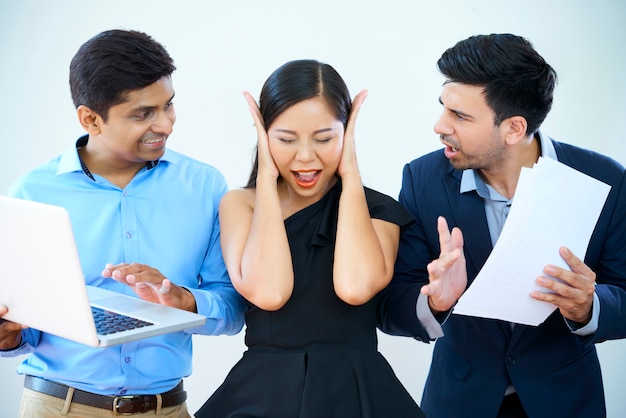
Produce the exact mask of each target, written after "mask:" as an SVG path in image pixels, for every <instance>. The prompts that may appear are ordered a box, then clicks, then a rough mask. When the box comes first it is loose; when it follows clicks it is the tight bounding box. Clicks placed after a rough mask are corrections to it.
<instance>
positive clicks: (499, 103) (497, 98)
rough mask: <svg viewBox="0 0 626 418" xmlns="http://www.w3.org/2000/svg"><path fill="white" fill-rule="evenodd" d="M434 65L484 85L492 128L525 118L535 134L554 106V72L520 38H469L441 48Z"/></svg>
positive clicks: (445, 72) (449, 74)
mask: <svg viewBox="0 0 626 418" xmlns="http://www.w3.org/2000/svg"><path fill="white" fill-rule="evenodd" d="M437 67H438V68H439V71H440V72H441V73H442V74H443V75H444V76H445V77H446V78H447V79H448V80H449V81H452V82H458V83H463V84H469V85H474V86H482V87H484V90H483V92H484V94H485V100H486V102H487V105H488V106H489V107H490V108H491V109H492V110H493V111H494V113H495V121H494V122H495V124H496V126H498V125H500V123H502V121H503V120H505V119H507V118H510V117H512V116H523V117H524V118H525V119H526V122H527V124H528V127H527V134H534V133H535V132H536V131H537V130H538V129H539V127H540V126H541V124H542V123H543V121H544V119H545V118H546V116H547V115H548V112H549V111H550V108H551V107H552V97H553V91H554V87H555V85H556V81H557V75H556V72H555V71H554V69H553V68H552V67H551V66H550V65H548V63H547V62H546V61H545V60H544V59H543V58H542V57H541V55H539V54H538V53H537V51H535V50H534V48H533V46H532V44H531V43H530V42H529V41H528V40H526V39H525V38H523V37H521V36H516V35H512V34H491V35H477V36H472V37H469V38H467V39H465V40H463V41H460V42H458V43H457V44H456V45H454V46H453V47H452V48H450V49H448V50H447V51H446V52H444V53H443V55H442V56H441V58H440V59H439V60H438V61H437Z"/></svg>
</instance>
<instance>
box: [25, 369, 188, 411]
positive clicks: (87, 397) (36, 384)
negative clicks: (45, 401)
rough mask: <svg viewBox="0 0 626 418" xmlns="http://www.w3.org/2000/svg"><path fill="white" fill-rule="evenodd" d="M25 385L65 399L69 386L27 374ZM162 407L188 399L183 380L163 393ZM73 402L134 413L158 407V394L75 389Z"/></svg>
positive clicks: (174, 404)
mask: <svg viewBox="0 0 626 418" xmlns="http://www.w3.org/2000/svg"><path fill="white" fill-rule="evenodd" d="M24 387H26V388H28V389H31V390H34V391H35V392H40V393H45V394H46V395H50V396H54V397H55V398H60V399H65V398H66V397H67V391H68V389H69V386H66V385H62V384H60V383H55V382H51V381H49V380H45V379H42V378H40V377H35V376H29V375H26V377H25V379H24ZM161 399H162V403H161V407H162V408H167V407H170V406H176V405H180V404H182V403H183V402H185V400H187V392H185V391H184V390H183V382H182V381H181V382H180V383H179V384H178V385H177V386H176V387H175V388H174V389H172V390H170V391H167V392H165V393H162V394H161ZM72 402H76V403H79V404H83V405H88V406H92V407H94V408H100V409H106V410H109V411H113V412H115V413H116V414H134V413H138V412H142V413H143V412H148V411H152V410H155V409H156V407H157V397H156V395H132V396H105V395H97V394H95V393H90V392H85V391H82V390H78V389H75V390H74V395H73V396H72Z"/></svg>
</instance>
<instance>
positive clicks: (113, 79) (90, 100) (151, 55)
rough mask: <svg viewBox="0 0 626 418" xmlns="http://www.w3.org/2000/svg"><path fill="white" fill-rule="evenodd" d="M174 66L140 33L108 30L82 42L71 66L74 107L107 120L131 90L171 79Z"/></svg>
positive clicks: (71, 88)
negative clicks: (79, 107) (81, 108)
mask: <svg viewBox="0 0 626 418" xmlns="http://www.w3.org/2000/svg"><path fill="white" fill-rule="evenodd" d="M175 69H176V67H175V66H174V61H173V60H172V58H171V57H170V56H169V54H168V53H167V51H166V50H165V48H164V47H163V46H162V45H161V44H160V43H158V42H156V41H155V40H153V39H152V38H151V37H150V36H148V35H146V34H145V33H143V32H137V31H125V30H109V31H105V32H102V33H100V34H98V35H96V36H94V37H93V38H91V39H90V40H88V41H87V42H85V43H84V44H83V45H82V46H81V47H80V48H79V49H78V52H76V55H74V58H72V62H71V63H70V90H71V92H72V100H73V101H74V106H76V107H77V108H78V106H81V105H85V106H87V107H89V108H90V109H91V110H93V111H94V112H96V113H98V114H99V115H100V116H102V118H103V119H104V120H105V121H106V120H107V117H108V111H109V109H110V108H111V106H114V105H117V104H120V103H123V102H124V100H125V98H126V93H127V92H128V91H130V90H136V89H142V88H144V87H147V86H149V85H150V84H152V83H154V82H156V81H158V80H159V79H161V78H162V77H167V76H170V75H171V74H172V73H173V72H174V70H175Z"/></svg>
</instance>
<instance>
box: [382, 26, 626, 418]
mask: <svg viewBox="0 0 626 418" xmlns="http://www.w3.org/2000/svg"><path fill="white" fill-rule="evenodd" d="M437 64H438V68H439V70H440V71H441V73H442V74H443V75H444V76H445V78H446V81H445V82H444V84H443V89H442V93H441V97H440V102H441V104H442V105H443V113H442V115H441V117H440V119H439V120H438V121H437V123H436V125H435V132H436V133H437V134H439V135H440V138H441V142H442V143H443V145H444V147H445V148H444V149H443V150H439V151H436V152H433V153H430V154H428V155H425V156H423V157H421V158H418V159H416V160H414V161H412V162H410V163H409V164H407V165H406V166H405V168H404V172H403V180H402V190H401V192H400V197H399V200H400V202H401V203H403V204H404V205H405V206H406V207H407V208H408V209H409V210H410V211H411V212H412V213H413V215H414V216H415V219H416V222H415V224H413V225H412V226H411V227H410V228H409V229H408V230H407V231H406V233H404V234H403V237H402V239H401V242H400V248H399V251H398V258H397V262H396V273H395V275H394V278H393V280H392V282H391V284H390V285H389V287H388V288H387V289H385V291H384V292H383V293H382V295H381V298H380V303H379V312H378V313H379V326H380V328H381V329H382V330H383V331H384V332H386V333H388V334H393V335H405V336H411V337H414V338H416V339H418V340H421V341H425V342H428V341H432V340H435V339H437V342H436V344H435V347H434V353H433V359H432V364H431V368H430V372H429V375H428V379H427V381H426V385H425V388H424V392H423V398H422V408H423V410H424V411H425V412H426V415H427V416H428V417H430V418H437V417H464V418H466V417H480V418H489V417H527V416H528V417H602V416H605V415H606V412H605V409H606V408H605V401H604V391H603V386H602V376H601V372H600V365H599V362H598V357H597V354H596V350H595V346H594V344H595V343H597V342H601V341H604V340H609V339H618V338H623V337H626V180H625V178H626V177H625V173H624V167H623V166H621V165H620V164H619V163H617V162H615V161H614V160H612V159H610V158H608V157H605V156H602V155H599V154H597V153H594V152H592V151H588V150H583V149H580V148H577V147H574V146H571V145H567V144H564V143H559V142H556V141H554V140H552V139H550V138H548V137H547V136H545V135H544V134H542V133H541V132H540V131H539V127H540V126H541V123H542V122H543V120H544V119H545V117H546V115H547V114H548V112H549V110H550V108H551V106H552V93H553V89H554V86H555V83H556V73H555V71H554V70H553V69H552V67H551V66H550V65H548V64H547V63H546V62H545V60H544V59H543V58H542V57H541V56H540V55H539V54H538V53H537V52H536V51H535V50H534V49H533V47H532V45H531V44H530V43H529V42H528V41H527V40H526V39H524V38H522V37H519V36H515V35H511V34H492V35H481V36H473V37H470V38H468V39H466V40H463V41H461V42H459V43H457V44H456V45H455V46H454V47H452V48H450V49H448V50H447V51H446V52H445V53H444V54H443V55H442V57H441V58H440V59H439V61H438V63H437ZM540 156H542V157H544V158H553V159H556V160H558V161H560V162H562V163H564V164H566V165H568V166H571V167H573V168H575V169H577V170H579V171H581V172H583V173H585V174H588V175H590V176H592V177H594V178H596V179H598V180H600V181H602V182H604V183H607V184H609V185H610V186H611V191H610V193H609V196H608V199H607V201H606V203H605V205H604V208H603V210H602V213H601V215H600V217H599V220H598V222H597V224H596V227H595V229H594V232H593V235H592V237H591V240H590V243H589V247H588V250H587V253H586V254H585V255H584V261H582V260H581V258H579V257H582V256H583V255H582V254H573V253H572V252H571V251H570V250H569V249H567V248H566V247H562V248H560V249H555V251H559V253H560V255H561V257H562V258H563V259H564V261H565V262H566V263H567V265H568V266H569V269H562V268H559V267H557V266H546V267H545V269H544V272H545V276H542V277H538V278H533V279H534V280H536V282H537V284H538V285H539V286H541V288H542V289H545V291H541V292H532V294H531V295H530V296H531V297H533V298H535V299H537V300H540V301H546V302H550V303H552V304H554V305H556V307H557V308H558V309H556V310H555V311H554V312H553V314H552V315H551V316H549V317H548V318H547V319H546V321H545V322H544V323H542V324H541V325H539V326H537V327H532V326H526V325H520V324H512V323H509V322H505V321H500V320H493V319H484V318H479V317H471V316H462V315H450V313H451V311H452V309H453V307H454V304H455V303H456V301H457V300H458V298H459V297H460V296H461V294H462V293H463V292H464V291H465V289H466V288H467V287H468V286H469V285H470V284H471V282H472V280H473V279H474V278H475V277H476V275H477V274H478V272H479V270H480V269H481V267H482V266H483V264H484V263H485V261H486V259H487V258H488V256H489V254H490V252H491V250H492V248H493V246H494V245H495V243H496V241H497V239H498V236H499V234H500V231H501V230H502V227H503V224H504V221H505V220H506V215H507V214H508V210H509V208H510V206H511V204H513V202H514V195H515V189H516V186H517V182H518V178H519V174H520V171H521V168H522V167H532V166H533V164H534V163H535V162H537V160H538V158H539V157H540ZM545 204H546V205H549V204H550V202H549V201H546V202H545ZM572 210H576V208H572ZM449 227H451V228H452V230H450V229H449ZM523 250H524V249H523V248H521V249H520V251H523ZM502 274H503V275H506V274H507V272H506V271H503V272H502ZM554 278H556V279H558V280H555V279H554ZM440 337H441V338H440Z"/></svg>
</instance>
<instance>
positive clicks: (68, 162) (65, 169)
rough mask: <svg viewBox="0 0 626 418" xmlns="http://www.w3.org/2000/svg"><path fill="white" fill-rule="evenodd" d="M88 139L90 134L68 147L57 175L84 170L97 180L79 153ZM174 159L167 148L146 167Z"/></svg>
mask: <svg viewBox="0 0 626 418" xmlns="http://www.w3.org/2000/svg"><path fill="white" fill-rule="evenodd" d="M87 141H89V135H83V136H81V137H80V138H78V139H77V140H76V143H75V144H74V145H73V146H72V147H70V148H68V149H67V150H66V151H65V152H64V153H62V154H61V158H60V161H59V167H58V168H57V173H56V174H57V175H59V174H65V173H71V172H75V171H82V172H83V173H85V175H86V176H87V177H89V178H90V179H91V180H95V179H94V177H93V175H92V174H91V172H90V171H89V168H87V166H86V165H85V163H84V162H83V160H82V158H80V155H79V154H78V149H79V148H82V147H84V146H85V145H87ZM174 160H176V158H175V156H173V155H172V153H170V152H169V150H168V149H165V153H164V154H163V156H162V157H161V158H160V159H159V160H155V161H148V162H147V163H146V167H147V169H148V170H151V169H153V168H154V167H156V166H157V165H158V164H159V163H160V162H161V161H165V162H173V163H175V161H174Z"/></svg>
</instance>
